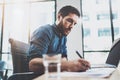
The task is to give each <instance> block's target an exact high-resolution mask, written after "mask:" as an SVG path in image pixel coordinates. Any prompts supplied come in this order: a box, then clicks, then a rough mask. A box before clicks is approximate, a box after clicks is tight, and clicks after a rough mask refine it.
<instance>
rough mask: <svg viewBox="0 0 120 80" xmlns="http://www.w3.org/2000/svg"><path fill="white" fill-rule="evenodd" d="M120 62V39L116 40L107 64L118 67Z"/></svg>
mask: <svg viewBox="0 0 120 80" xmlns="http://www.w3.org/2000/svg"><path fill="white" fill-rule="evenodd" d="M119 61H120V38H118V39H116V40H115V41H114V42H113V45H112V47H111V49H110V52H109V54H108V57H107V60H106V63H107V64H112V65H115V66H116V67H117V66H118V63H119Z"/></svg>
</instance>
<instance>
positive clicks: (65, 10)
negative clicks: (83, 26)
mask: <svg viewBox="0 0 120 80" xmlns="http://www.w3.org/2000/svg"><path fill="white" fill-rule="evenodd" d="M70 13H73V14H76V15H77V16H78V17H80V13H79V11H78V10H77V8H75V7H72V6H70V5H68V6H64V7H62V8H61V9H60V10H59V12H58V14H61V15H62V16H63V17H65V16H67V15H69V14H70Z"/></svg>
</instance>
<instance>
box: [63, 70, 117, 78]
mask: <svg viewBox="0 0 120 80" xmlns="http://www.w3.org/2000/svg"><path fill="white" fill-rule="evenodd" d="M115 69H116V68H91V69H89V70H87V71H85V72H62V73H61V77H70V76H73V77H100V78H107V77H109V76H110V75H111V74H112V73H113V72H114V71H115Z"/></svg>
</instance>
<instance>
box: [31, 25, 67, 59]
mask: <svg viewBox="0 0 120 80" xmlns="http://www.w3.org/2000/svg"><path fill="white" fill-rule="evenodd" d="M66 41H67V38H66V36H63V35H61V33H60V31H59V29H58V28H57V27H56V25H55V24H54V25H45V26H41V27H39V28H38V29H37V30H35V31H34V32H33V35H32V36H31V41H30V48H29V58H30V59H32V58H35V57H42V54H50V53H61V54H62V57H67V50H66Z"/></svg>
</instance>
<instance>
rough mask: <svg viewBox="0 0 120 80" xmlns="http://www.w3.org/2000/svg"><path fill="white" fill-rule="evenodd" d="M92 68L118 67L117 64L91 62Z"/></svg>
mask: <svg viewBox="0 0 120 80" xmlns="http://www.w3.org/2000/svg"><path fill="white" fill-rule="evenodd" d="M91 68H116V66H115V65H111V64H91Z"/></svg>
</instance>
